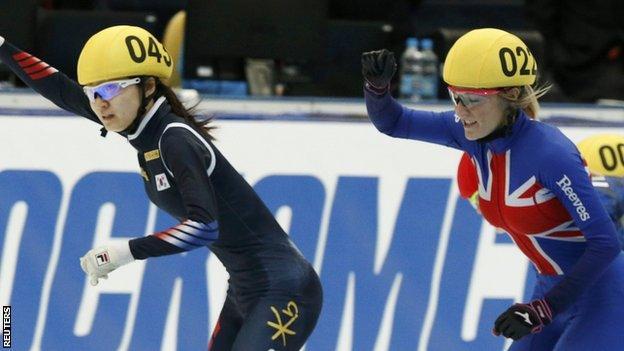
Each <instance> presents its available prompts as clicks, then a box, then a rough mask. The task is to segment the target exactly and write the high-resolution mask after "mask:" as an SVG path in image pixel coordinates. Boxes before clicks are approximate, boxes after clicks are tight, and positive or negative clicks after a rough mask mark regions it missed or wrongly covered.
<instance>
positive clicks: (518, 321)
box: [492, 299, 552, 340]
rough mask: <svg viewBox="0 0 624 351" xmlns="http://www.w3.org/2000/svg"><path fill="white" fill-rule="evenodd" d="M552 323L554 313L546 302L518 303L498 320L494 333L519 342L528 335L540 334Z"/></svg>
mask: <svg viewBox="0 0 624 351" xmlns="http://www.w3.org/2000/svg"><path fill="white" fill-rule="evenodd" d="M551 321H552V311H551V310H550V307H549V306H548V303H547V302H546V300H543V299H542V300H534V301H532V302H530V303H527V304H524V303H517V304H515V305H513V306H511V307H509V308H508V309H507V311H505V312H503V313H502V314H501V315H500V316H499V317H498V318H497V319H496V322H494V329H493V330H492V333H494V335H496V336H499V335H501V334H503V336H504V337H506V338H512V339H514V340H518V339H520V338H521V337H523V336H525V335H527V334H535V333H539V332H540V331H542V328H543V327H544V326H545V325H547V324H549V323H550V322H551Z"/></svg>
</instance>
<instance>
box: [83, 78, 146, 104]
mask: <svg viewBox="0 0 624 351" xmlns="http://www.w3.org/2000/svg"><path fill="white" fill-rule="evenodd" d="M140 82H141V78H132V79H123V80H113V81H110V82H106V83H102V84H100V85H96V86H94V87H90V86H84V87H83V88H82V89H83V90H84V93H85V95H87V97H88V98H89V101H91V102H94V101H95V99H96V98H98V97H99V98H101V99H102V100H110V99H112V98H114V97H115V96H117V95H119V94H120V93H121V91H122V90H123V89H124V88H125V87H128V86H130V85H134V84H139V83H140Z"/></svg>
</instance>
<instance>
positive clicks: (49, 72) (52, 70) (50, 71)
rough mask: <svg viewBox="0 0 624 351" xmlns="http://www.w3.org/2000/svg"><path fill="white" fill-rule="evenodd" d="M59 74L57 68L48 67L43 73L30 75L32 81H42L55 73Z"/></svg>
mask: <svg viewBox="0 0 624 351" xmlns="http://www.w3.org/2000/svg"><path fill="white" fill-rule="evenodd" d="M56 72H58V71H57V70H56V69H55V68H52V67H48V68H46V69H44V70H43V71H41V72H38V73H35V74H31V75H30V79H32V80H37V79H41V78H45V77H47V76H50V75H52V74H54V73H56Z"/></svg>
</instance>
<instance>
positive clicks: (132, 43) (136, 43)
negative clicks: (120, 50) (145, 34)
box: [126, 35, 171, 67]
mask: <svg viewBox="0 0 624 351" xmlns="http://www.w3.org/2000/svg"><path fill="white" fill-rule="evenodd" d="M148 42H149V43H148V47H147V50H146V49H145V44H144V43H143V41H141V39H139V37H137V36H134V35H129V36H127V37H126V46H127V47H128V53H129V54H130V58H132V61H134V62H136V63H142V62H144V61H145V59H147V56H152V57H155V58H156V60H157V61H158V63H160V60H161V59H163V60H164V61H165V64H166V65H167V67H169V66H171V57H169V54H168V53H167V51H164V48H163V53H161V52H160V50H159V49H158V44H156V41H155V40H154V38H152V37H151V36H150V37H149V39H148Z"/></svg>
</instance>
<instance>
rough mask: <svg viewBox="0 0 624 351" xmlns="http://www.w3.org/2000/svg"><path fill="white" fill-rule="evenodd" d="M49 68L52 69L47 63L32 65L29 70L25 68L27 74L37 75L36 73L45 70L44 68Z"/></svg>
mask: <svg viewBox="0 0 624 351" xmlns="http://www.w3.org/2000/svg"><path fill="white" fill-rule="evenodd" d="M48 67H50V66H48V64H47V63H45V62H39V63H38V64H36V65H32V66H30V67H28V68H24V72H26V74H31V73H36V72H39V71H41V70H43V69H44V68H48Z"/></svg>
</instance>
